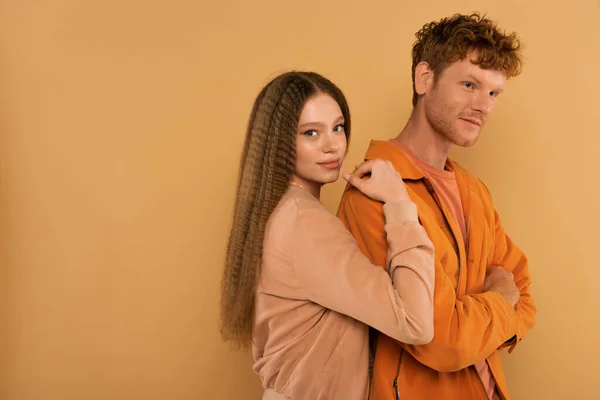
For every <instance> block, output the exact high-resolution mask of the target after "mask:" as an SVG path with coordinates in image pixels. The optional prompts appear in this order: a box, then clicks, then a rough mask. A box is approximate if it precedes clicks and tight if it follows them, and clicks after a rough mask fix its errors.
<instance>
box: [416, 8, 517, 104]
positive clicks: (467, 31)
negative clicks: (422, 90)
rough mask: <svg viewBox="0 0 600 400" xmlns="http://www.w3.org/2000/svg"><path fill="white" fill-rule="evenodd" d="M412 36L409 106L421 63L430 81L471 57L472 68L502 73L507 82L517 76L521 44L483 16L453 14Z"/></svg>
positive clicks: (513, 35) (429, 24)
mask: <svg viewBox="0 0 600 400" xmlns="http://www.w3.org/2000/svg"><path fill="white" fill-rule="evenodd" d="M415 36H416V38H417V40H416V41H415V43H414V44H413V47H412V79H413V99H412V102H413V106H415V105H416V104H417V99H418V95H417V92H416V90H415V70H416V68H417V65H418V64H419V63H420V62H422V61H425V62H427V64H429V67H430V68H431V69H432V70H433V74H434V80H437V78H438V77H439V75H440V73H441V72H442V71H443V70H444V69H445V68H446V67H447V66H448V65H449V64H451V63H453V62H455V61H459V60H464V59H465V58H467V56H471V55H473V56H474V60H473V61H472V62H473V63H474V64H477V65H479V66H480V67H481V68H484V69H496V70H499V71H503V72H504V73H505V74H506V77H507V78H511V77H514V76H517V75H519V74H520V73H521V69H522V64H523V61H522V59H521V54H520V50H521V43H520V42H519V38H518V37H517V35H516V33H514V32H513V33H509V34H508V33H506V32H504V31H501V30H500V29H499V28H498V26H497V25H496V23H494V22H493V21H490V20H489V19H487V18H486V17H485V15H483V16H482V15H479V14H478V13H474V14H471V15H461V14H455V15H453V16H452V17H449V18H442V19H441V20H439V21H434V22H430V23H427V24H425V25H424V26H423V27H422V28H421V30H419V32H417V33H416V34H415Z"/></svg>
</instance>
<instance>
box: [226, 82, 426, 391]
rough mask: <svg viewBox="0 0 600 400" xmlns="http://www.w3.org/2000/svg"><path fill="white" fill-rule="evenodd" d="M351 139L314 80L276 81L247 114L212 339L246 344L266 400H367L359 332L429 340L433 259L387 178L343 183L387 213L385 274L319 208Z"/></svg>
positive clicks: (380, 167)
mask: <svg viewBox="0 0 600 400" xmlns="http://www.w3.org/2000/svg"><path fill="white" fill-rule="evenodd" d="M349 137H350V112H349V110H348V104H347V102H346V99H345V98H344V95H343V94H342V92H341V91H340V89H338V88H337V87H336V86H335V85H334V84H333V83H331V82H330V81H329V80H327V79H326V78H324V77H322V76H320V75H318V74H316V73H311V72H289V73H285V74H283V75H280V76H278V77H277V78H275V79H273V80H272V81H271V82H270V83H269V84H268V85H267V86H266V87H265V88H264V89H263V90H262V91H261V92H260V93H259V95H258V97H257V98H256V101H255V103H254V107H253V109H252V113H251V116H250V121H249V124H248V130H247V135H246V142H245V146H244V151H243V155H242V160H241V168H240V175H239V182H238V189H237V201H236V204H235V212H234V220H233V226H232V229H231V233H230V237H229V242H228V247H227V258H226V263H225V271H224V274H223V280H222V286H221V295H222V300H221V333H222V335H223V337H224V339H225V340H231V341H233V342H234V343H237V344H239V345H241V346H248V345H250V344H252V350H253V355H254V359H255V364H254V371H255V372H256V373H257V374H258V375H259V376H260V378H261V381H262V384H263V387H264V388H265V394H264V397H263V398H264V399H267V398H269V399H271V398H272V399H292V400H303V399H307V400H309V399H310V400H317V399H344V400H352V399H357V400H359V399H360V400H363V399H366V398H367V393H368V384H369V381H368V369H369V346H368V325H370V326H372V327H374V328H376V329H377V330H379V331H381V332H383V333H385V334H386V335H388V336H390V337H393V338H395V339H397V340H399V341H402V342H404V343H409V344H424V343H428V342H429V341H431V339H432V337H433V294H432V293H433V286H434V258H433V257H434V250H433V246H432V244H431V242H430V240H429V238H428V237H427V235H426V234H425V231H424V230H423V228H422V227H421V225H420V224H419V222H418V218H417V210H416V206H415V204H414V203H412V202H411V201H410V199H409V197H408V194H407V192H406V189H405V187H404V183H403V182H402V177H401V176H400V175H399V174H398V173H397V172H396V170H395V169H394V168H393V166H392V165H391V164H389V163H388V162H386V161H382V160H372V161H366V162H364V163H362V164H361V165H360V166H358V167H357V169H356V171H355V172H354V173H353V174H352V175H346V176H345V179H346V180H348V182H349V184H350V185H352V186H354V187H355V188H356V189H358V190H360V191H362V192H363V193H365V194H366V195H368V196H370V197H372V198H373V199H376V200H379V201H382V202H383V203H385V204H384V207H383V210H384V214H385V215H384V217H385V220H386V235H387V241H388V245H389V250H388V260H387V265H385V266H384V267H385V268H382V267H381V266H376V265H373V264H371V263H370V261H369V260H368V259H367V258H366V257H365V256H364V255H363V254H362V253H361V251H360V250H359V248H358V247H357V244H356V242H355V240H354V238H353V237H352V236H351V235H350V233H349V232H348V231H347V230H346V229H345V227H344V226H343V224H342V223H341V221H339V220H338V219H337V218H336V217H335V216H334V215H333V214H331V213H330V212H329V211H328V210H327V209H326V208H325V207H324V206H323V204H322V203H321V202H320V201H319V195H320V190H321V187H322V186H323V185H324V184H327V183H331V182H335V181H336V180H337V178H338V176H339V172H340V166H341V164H342V161H343V158H344V156H345V154H346V147H347V142H348V139H349ZM367 175H369V176H368V178H367V177H366V176H367ZM365 178H366V179H365ZM390 390H392V392H391V393H393V389H392V388H391V386H390Z"/></svg>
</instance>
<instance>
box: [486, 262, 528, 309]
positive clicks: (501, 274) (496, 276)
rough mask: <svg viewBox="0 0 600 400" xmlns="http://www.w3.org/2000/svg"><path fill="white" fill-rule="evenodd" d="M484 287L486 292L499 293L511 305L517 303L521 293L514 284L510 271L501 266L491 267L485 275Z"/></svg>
mask: <svg viewBox="0 0 600 400" xmlns="http://www.w3.org/2000/svg"><path fill="white" fill-rule="evenodd" d="M484 289H485V291H486V292H496V293H500V294H501V295H502V296H504V298H505V299H506V300H507V301H508V302H509V303H510V305H512V306H513V307H514V306H516V305H517V303H518V302H519V299H520V298H521V294H520V293H519V288H518V287H517V285H516V284H515V277H514V276H513V274H512V272H508V271H506V270H505V269H504V268H502V267H492V268H491V269H490V271H489V272H488V274H487V276H486V277H485V283H484Z"/></svg>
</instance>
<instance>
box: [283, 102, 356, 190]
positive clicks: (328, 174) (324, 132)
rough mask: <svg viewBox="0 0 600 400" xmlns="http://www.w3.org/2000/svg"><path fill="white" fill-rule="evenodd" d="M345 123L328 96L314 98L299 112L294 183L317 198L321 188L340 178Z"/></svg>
mask: <svg viewBox="0 0 600 400" xmlns="http://www.w3.org/2000/svg"><path fill="white" fill-rule="evenodd" d="M344 123H345V121H344V116H343V114H342V110H341V109H340V106H339V105H338V103H337V102H336V101H335V100H334V99H333V97H331V96H330V95H328V94H325V93H318V94H316V95H315V96H313V97H311V98H310V99H309V100H308V101H307V102H306V104H305V105H304V108H303V109H302V113H301V115H300V120H299V121H298V132H297V136H296V173H295V175H294V180H296V181H297V182H298V183H300V184H301V185H303V186H304V187H306V188H307V189H309V190H310V191H311V192H313V194H316V195H317V196H318V193H319V192H320V188H321V186H322V185H324V184H326V183H331V182H335V181H336V180H337V179H338V177H339V174H340V167H341V165H342V161H343V159H344V155H345V154H346V145H347V143H346V133H345V131H344Z"/></svg>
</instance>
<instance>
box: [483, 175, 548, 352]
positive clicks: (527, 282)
mask: <svg viewBox="0 0 600 400" xmlns="http://www.w3.org/2000/svg"><path fill="white" fill-rule="evenodd" d="M481 185H482V187H483V188H485V190H486V192H487V195H488V196H489V199H490V202H491V198H492V197H491V194H490V192H489V190H488V189H487V187H486V186H485V185H484V184H483V182H481ZM494 230H495V239H494V247H493V250H492V254H491V255H490V257H489V259H490V260H491V263H490V265H489V266H495V265H498V266H501V267H503V268H504V269H506V270H507V271H510V272H512V273H513V275H514V277H515V283H516V285H517V287H518V288H519V292H520V293H521V297H520V298H519V302H518V303H517V305H516V307H515V310H516V312H517V316H518V320H517V330H516V333H515V336H513V337H512V338H511V339H510V340H508V341H507V342H505V343H503V344H502V345H501V346H500V348H505V347H508V346H510V349H509V352H512V350H513V349H514V348H515V346H516V345H517V343H518V342H519V341H521V339H522V338H523V336H524V335H525V333H527V332H528V331H529V330H530V329H531V328H533V326H534V324H535V315H536V313H537V308H536V306H535V303H534V301H533V297H532V296H531V290H530V286H531V273H530V272H529V262H528V260H527V257H526V256H525V254H524V253H523V252H522V251H521V249H519V248H518V247H517V246H516V245H515V244H514V243H513V241H512V240H511V239H510V237H509V236H508V235H507V234H506V232H505V231H504V227H503V225H502V221H501V220H500V216H499V215H498V212H497V211H496V210H495V209H494ZM489 266H488V267H489Z"/></svg>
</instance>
